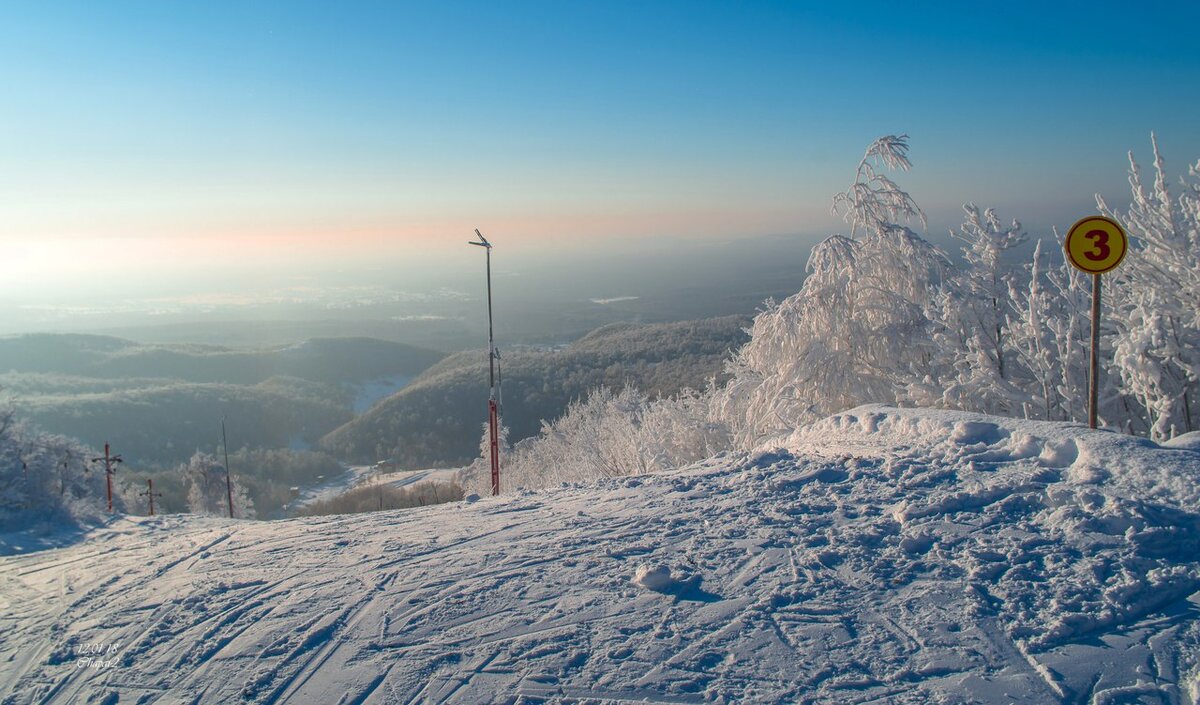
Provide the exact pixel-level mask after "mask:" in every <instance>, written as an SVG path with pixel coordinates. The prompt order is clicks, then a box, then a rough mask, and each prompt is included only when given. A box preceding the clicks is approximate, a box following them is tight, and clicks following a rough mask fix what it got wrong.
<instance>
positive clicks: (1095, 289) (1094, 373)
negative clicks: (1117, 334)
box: [1088, 274, 1100, 428]
mask: <svg viewBox="0 0 1200 705" xmlns="http://www.w3.org/2000/svg"><path fill="white" fill-rule="evenodd" d="M1099 399H1100V275H1099V274H1093V275H1092V361H1091V369H1090V371H1089V375H1088V428H1096V425H1097V424H1096V422H1097V416H1098V413H1097V410H1096V407H1097V405H1098V404H1097V402H1098V401H1099Z"/></svg>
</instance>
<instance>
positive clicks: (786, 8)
mask: <svg viewBox="0 0 1200 705" xmlns="http://www.w3.org/2000/svg"><path fill="white" fill-rule="evenodd" d="M904 5H907V3H895V2H879V3H877V2H855V3H832V2H826V3H820V4H815V3H814V4H810V3H800V2H794V3H782V2H781V3H767V2H748V3H732V2H729V3H708V2H678V3H665V2H664V3H642V2H637V3H635V2H598V3H580V2H545V3H529V2H520V3H518V2H477V3H459V2H421V3H401V2H384V3H321V4H316V3H304V2H234V3H227V2H195V3H175V2H144V3H129V2H86V3H56V2H38V3H12V4H11V5H8V6H7V7H6V8H5V9H4V13H3V16H4V21H3V23H2V24H0V90H2V91H3V96H4V98H3V110H0V156H2V158H3V167H2V168H0V244H3V246H4V247H6V248H8V249H9V251H10V252H17V253H18V256H17V257H15V258H11V257H10V258H9V265H8V270H9V271H5V272H0V273H3V274H5V275H6V278H7V279H8V280H9V281H17V280H19V281H22V282H24V284H23V285H28V284H29V282H28V281H26V280H28V279H30V278H31V277H33V276H34V275H35V274H37V273H40V272H42V271H43V270H46V271H48V269H47V268H49V267H51V266H54V267H58V268H59V269H60V270H61V266H62V262H63V261H64V258H65V259H69V260H71V262H72V264H71V265H70V266H69V267H67V271H69V272H70V273H71V274H73V275H74V274H88V273H90V272H94V271H95V269H96V268H97V267H103V266H109V265H111V264H113V263H114V262H122V263H124V264H126V265H129V266H142V267H145V268H147V269H148V270H149V269H154V270H156V271H166V270H168V269H170V267H171V266H174V265H171V264H170V262H171V261H172V260H176V259H179V258H187V259H188V260H189V262H190V263H191V264H192V265H195V266H204V265H205V264H206V263H207V262H209V259H206V257H208V255H206V254H204V253H205V252H207V251H210V250H212V249H213V246H214V245H217V246H223V245H226V244H229V245H233V246H236V247H237V248H238V252H239V253H240V254H241V255H242V257H243V258H244V260H245V262H246V263H247V266H265V263H268V262H270V263H273V264H274V265H276V266H283V265H286V264H288V263H296V264H297V266H299V264H300V263H302V262H306V261H310V260H312V259H322V258H329V257H337V258H341V259H343V260H345V259H348V258H354V257H361V258H367V259H371V258H378V257H380V256H396V257H405V258H408V259H409V260H412V259H414V258H420V257H423V256H428V257H429V258H431V261H433V260H436V259H437V258H438V257H440V256H442V253H443V252H444V251H445V247H446V246H447V243H452V244H453V245H454V246H455V247H457V246H458V245H460V244H461V240H462V239H463V237H464V235H465V234H469V233H470V229H471V228H473V227H482V228H484V229H485V232H490V233H491V235H492V237H493V239H496V240H505V241H508V242H512V243H514V245H515V246H517V247H532V246H537V247H540V248H546V247H549V246H556V247H557V246H563V247H565V246H567V244H568V243H569V242H570V241H571V240H572V239H574V237H575V236H576V235H578V234H579V233H583V234H586V235H589V236H591V237H592V238H593V239H596V238H615V239H626V240H627V239H628V238H635V237H642V236H647V235H662V236H669V237H696V236H700V237H721V238H728V237H741V236H754V235H762V234H770V233H779V232H818V231H827V230H833V229H839V226H838V225H837V223H836V222H835V221H834V220H833V219H832V218H831V217H830V216H829V215H828V204H829V199H830V197H831V196H832V194H833V193H835V192H836V191H838V190H840V189H842V188H844V187H845V185H846V183H847V181H848V180H849V178H850V177H851V175H852V173H853V168H854V165H855V162H856V161H857V159H858V157H859V156H860V155H861V152H862V150H863V148H864V147H865V146H866V145H867V144H868V143H869V142H870V141H871V140H872V139H874V138H875V137H877V136H879V135H882V134H889V133H899V132H907V133H909V135H910V136H911V142H912V158H913V161H914V165H915V168H914V171H913V173H912V174H909V175H905V176H904V177H902V178H901V179H900V181H901V184H902V185H904V186H906V187H908V188H909V190H910V191H911V192H912V193H913V195H914V197H916V198H917V200H918V202H920V203H921V204H922V205H923V206H924V207H925V208H926V209H927V210H928V211H929V212H930V214H931V216H933V218H932V220H933V223H934V224H935V225H938V226H940V227H941V228H942V229H944V227H946V226H948V225H950V224H953V222H954V219H955V217H956V215H955V211H956V210H957V208H958V206H959V204H961V203H962V202H964V201H968V200H974V201H977V202H979V203H981V204H983V205H996V206H999V207H1000V209H1001V215H1002V216H1004V217H1010V216H1016V217H1021V218H1023V219H1024V220H1026V221H1028V222H1030V223H1031V224H1037V225H1039V226H1046V227H1048V226H1050V225H1055V224H1058V225H1063V224H1069V222H1070V221H1071V220H1072V219H1073V218H1074V217H1075V216H1076V215H1077V214H1078V212H1079V211H1080V209H1090V208H1091V207H1092V196H1093V194H1094V193H1096V192H1097V191H1101V192H1104V193H1105V194H1106V195H1108V196H1109V197H1110V198H1112V199H1113V200H1121V199H1122V198H1123V197H1124V195H1125V191H1126V187H1125V182H1124V169H1125V152H1126V150H1128V149H1134V150H1135V151H1137V152H1138V153H1139V154H1140V155H1141V156H1142V157H1143V160H1144V161H1148V150H1149V133H1150V131H1151V130H1155V131H1156V132H1157V134H1158V136H1159V139H1160V143H1161V145H1162V147H1163V148H1164V150H1165V153H1166V157H1167V159H1168V160H1169V166H1170V167H1171V168H1172V170H1173V171H1174V172H1175V173H1182V172H1183V171H1184V170H1185V168H1186V165H1187V164H1189V163H1192V162H1194V161H1195V160H1196V158H1197V157H1200V122H1198V120H1197V116H1200V50H1198V49H1197V43H1196V36H1197V34H1196V33H1197V29H1198V28H1200V3H1196V2H1178V3H1156V2H1140V3H1134V4H1130V3H1121V4H1119V5H1117V4H1114V5H1111V6H1110V5H1105V4H1102V3H1086V4H1085V3H1058V2H1045V1H1043V2H1038V3H1030V4H1023V3H987V2H980V3H970V2H961V3H954V4H945V5H941V4H932V3H925V4H922V5H921V9H919V10H911V9H907V8H905V7H904ZM114 251H115V252H116V253H117V254H113V253H114ZM132 252H136V253H137V255H136V256H133V255H131V253H132ZM339 261H340V260H339ZM254 263H258V265H254ZM14 277H15V278H16V279H14Z"/></svg>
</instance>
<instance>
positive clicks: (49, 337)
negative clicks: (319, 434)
mask: <svg viewBox="0 0 1200 705" xmlns="http://www.w3.org/2000/svg"><path fill="white" fill-rule="evenodd" d="M443 356H444V355H443V353H440V352H436V351H433V350H426V349H424V348H418V347H414V346H412V345H405V344H403V343H394V342H390V341H385V340H376V339H374V338H315V339H312V340H308V341H305V342H303V343H299V344H297V345H289V346H283V347H275V348H265V349H261V350H245V349H232V348H225V347H219V346H213V345H182V344H172V345H145V344H141V343H135V342H133V341H130V340H125V339H122V338H112V337H108V336H99V335H55V334H33V335H22V336H13V337H5V338H0V372H3V371H14V372H40V373H57V374H66V375H75V376H81V377H95V378H102V379H114V378H124V377H141V378H147V377H158V378H169V379H177V380H184V381H188V382H225V383H229V384H257V383H259V382H262V381H264V380H267V379H270V378H271V377H276V376H289V377H299V378H301V379H307V380H311V381H315V382H325V383H353V382H362V381H365V380H369V379H373V378H378V377H386V376H394V375H409V376H415V375H417V374H420V373H421V371H423V370H424V369H426V368H427V367H429V366H430V365H432V364H433V363H435V362H437V361H438V360H440V359H441V358H442V357H443Z"/></svg>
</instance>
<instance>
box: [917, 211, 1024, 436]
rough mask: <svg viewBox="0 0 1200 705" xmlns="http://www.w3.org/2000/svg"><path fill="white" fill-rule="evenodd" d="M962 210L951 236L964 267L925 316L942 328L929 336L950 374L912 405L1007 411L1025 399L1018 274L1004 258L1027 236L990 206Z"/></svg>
mask: <svg viewBox="0 0 1200 705" xmlns="http://www.w3.org/2000/svg"><path fill="white" fill-rule="evenodd" d="M963 211H964V213H965V220H964V222H963V224H962V225H961V226H959V229H958V230H957V231H951V233H950V234H951V236H953V237H955V238H956V239H958V240H960V241H961V242H962V243H963V247H962V252H963V266H962V268H961V269H960V270H959V271H958V272H957V273H955V275H954V276H953V277H951V278H950V280H949V281H948V282H947V283H946V285H945V286H944V287H943V288H942V290H941V291H939V292H938V294H937V295H936V296H935V297H934V299H933V305H932V310H931V313H930V315H931V317H932V318H934V319H935V320H936V322H937V323H938V324H939V328H940V329H938V330H936V331H935V332H934V334H933V335H934V340H935V342H936V345H935V349H936V350H937V352H938V354H939V356H940V357H941V365H942V366H943V367H944V368H948V369H945V370H944V371H943V372H942V373H941V374H940V375H939V382H940V383H941V384H940V385H939V387H938V388H937V389H930V390H927V393H926V394H924V395H917V394H916V393H915V392H914V393H913V396H914V401H916V402H917V403H924V404H928V405H936V406H948V407H951V408H960V409H962V408H971V409H974V410H977V411H986V412H988V413H995V414H1010V413H1013V412H1014V410H1017V409H1018V407H1019V404H1020V400H1021V398H1022V397H1023V396H1024V395H1023V394H1022V392H1021V391H1020V389H1019V384H1018V382H1017V379H1016V378H1017V376H1018V375H1017V371H1016V370H1014V369H1013V367H1014V364H1015V362H1016V361H1015V360H1014V359H1013V358H1014V355H1015V351H1014V350H1013V347H1012V340H1011V337H1012V336H1011V332H1010V330H1009V327H1010V319H1011V318H1012V316H1013V315H1014V307H1013V302H1012V298H1011V284H1012V282H1013V281H1015V275H1016V274H1017V272H1013V271H1012V267H1011V265H1010V264H1008V263H1007V262H1006V261H1005V255H1006V253H1008V252H1009V251H1010V250H1013V249H1014V248H1016V247H1018V246H1020V245H1021V244H1022V243H1023V242H1025V239H1026V237H1025V234H1024V232H1023V231H1022V229H1021V224H1020V222H1018V221H1016V220H1013V221H1012V222H1011V223H1009V224H1007V225H1005V224H1002V223H1001V222H1000V219H999V218H998V217H997V216H996V213H995V211H994V210H992V209H990V208H989V209H987V210H981V209H980V208H979V207H978V206H976V205H975V204H973V203H969V204H967V205H965V206H963ZM939 395H940V398H938V397H939Z"/></svg>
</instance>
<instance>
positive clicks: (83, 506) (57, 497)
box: [0, 409, 124, 528]
mask: <svg viewBox="0 0 1200 705" xmlns="http://www.w3.org/2000/svg"><path fill="white" fill-rule="evenodd" d="M96 455H98V454H97V453H96V452H95V451H93V450H90V449H88V448H85V447H84V446H83V445H81V444H80V443H79V442H77V441H74V440H71V439H69V438H65V437H62V436H53V435H50V434H46V433H40V432H37V431H34V430H32V429H30V428H28V427H26V426H25V425H24V424H22V423H18V422H17V421H16V420H15V416H14V414H13V413H12V411H11V409H5V410H3V412H0V528H8V527H25V526H30V525H32V524H34V523H36V522H38V521H52V522H74V523H95V522H98V521H100V520H102V519H103V518H104V517H105V516H106V515H107V511H108V508H107V504H108V500H107V490H106V485H105V477H104V469H103V468H102V467H98V466H96V465H95V464H93V463H91V462H90V460H91V458H93V457H95V456H96ZM113 507H114V509H115V510H116V511H121V510H122V509H123V508H124V502H123V499H122V497H121V495H120V494H119V493H118V494H115V495H114V497H113Z"/></svg>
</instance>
